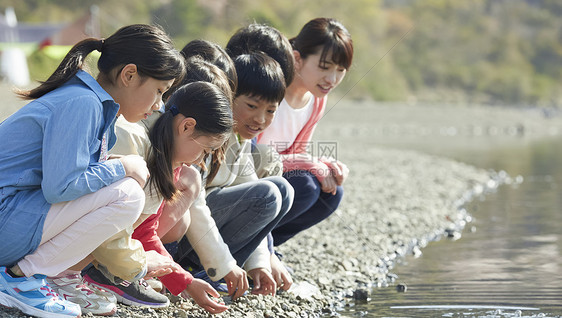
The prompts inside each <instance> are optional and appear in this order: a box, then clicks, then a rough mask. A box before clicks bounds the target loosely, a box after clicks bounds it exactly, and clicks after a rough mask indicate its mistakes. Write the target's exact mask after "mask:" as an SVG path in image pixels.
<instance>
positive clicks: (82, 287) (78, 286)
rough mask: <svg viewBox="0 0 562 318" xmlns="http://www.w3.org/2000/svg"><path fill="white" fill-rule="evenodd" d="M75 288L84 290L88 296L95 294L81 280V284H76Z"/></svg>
mask: <svg viewBox="0 0 562 318" xmlns="http://www.w3.org/2000/svg"><path fill="white" fill-rule="evenodd" d="M75 288H76V289H80V291H83V292H85V293H86V294H87V295H88V296H90V295H91V294H95V293H94V291H93V290H91V289H90V287H88V286H87V285H86V284H85V283H84V282H82V284H79V285H76V286H75Z"/></svg>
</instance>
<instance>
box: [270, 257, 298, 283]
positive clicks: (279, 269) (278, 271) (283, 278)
mask: <svg viewBox="0 0 562 318" xmlns="http://www.w3.org/2000/svg"><path fill="white" fill-rule="evenodd" d="M271 275H272V276H273V279H274V280H275V283H276V284H277V287H278V288H281V289H283V290H289V288H291V285H292V284H293V278H292V277H291V274H290V273H289V271H288V270H287V268H286V267H285V265H283V262H281V260H280V259H279V257H277V255H275V253H272V254H271Z"/></svg>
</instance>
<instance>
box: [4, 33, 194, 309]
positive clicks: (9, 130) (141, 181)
mask: <svg viewBox="0 0 562 318" xmlns="http://www.w3.org/2000/svg"><path fill="white" fill-rule="evenodd" d="M93 50H98V51H100V52H101V56H100V58H99V61H98V68H99V76H98V77H97V79H95V78H93V77H92V76H91V75H89V74H88V73H87V72H85V71H83V70H82V66H83V63H84V60H85V58H86V57H87V55H88V54H89V53H91V52H92V51H93ZM184 71H185V66H184V61H183V59H182V57H181V55H180V54H179V52H177V51H176V50H175V49H174V46H173V44H172V42H171V40H170V38H169V37H168V36H167V35H166V33H164V32H163V31H162V30H161V29H160V28H158V27H154V26H149V25H130V26H125V27H123V28H121V29H119V30H118V31H116V32H115V33H114V34H113V35H111V36H110V37H108V38H107V39H105V40H99V39H86V40H83V41H82V42H80V43H78V44H76V45H75V46H74V47H73V48H72V49H71V50H70V52H69V53H68V54H67V55H66V56H65V58H64V59H63V60H62V62H61V63H60V65H59V66H58V68H57V69H56V70H55V72H54V73H53V74H52V75H51V76H50V77H49V78H48V79H47V80H46V81H45V82H43V83H41V84H40V85H39V86H38V87H36V88H34V89H32V90H29V91H20V92H19V95H20V96H21V97H23V98H25V99H29V100H32V101H31V102H30V103H29V104H27V105H26V106H24V107H22V108H21V109H20V110H19V111H17V112H16V113H14V114H13V115H12V116H10V117H9V118H7V119H6V120H5V121H4V122H2V123H1V124H0V138H1V139H2V140H3V144H2V147H0V176H1V177H0V241H1V242H2V244H0V304H2V305H4V306H8V307H15V308H18V309H20V310H22V311H23V312H25V313H26V314H29V315H33V316H37V317H78V316H80V314H81V311H82V310H81V308H80V306H78V305H76V304H74V303H72V302H71V301H75V302H77V303H81V304H82V302H83V301H85V299H84V298H83V297H82V296H83V295H82V296H81V295H79V294H71V295H69V297H67V295H66V294H65V295H64V296H63V295H62V294H61V295H60V296H59V295H58V294H57V293H56V292H55V291H54V290H53V289H52V288H51V286H50V285H49V284H47V283H46V276H53V277H54V276H55V275H58V274H59V273H61V272H65V271H66V272H67V273H68V271H67V270H68V269H69V268H71V267H73V268H74V269H76V268H79V266H78V265H80V264H85V263H89V262H90V261H91V260H92V259H91V257H90V256H89V255H90V254H91V253H92V252H93V251H94V250H95V249H96V248H97V247H98V246H99V245H100V244H102V242H104V241H106V240H107V239H108V238H110V237H112V236H113V235H115V234H116V233H118V232H120V231H121V230H123V229H125V228H127V227H129V226H131V225H132V224H133V223H134V222H135V220H137V218H138V216H139V215H140V212H141V210H142V208H143V206H144V200H145V195H144V192H143V190H142V189H143V187H144V185H145V183H146V180H147V178H148V175H149V171H148V168H147V167H146V163H145V161H144V160H143V159H142V158H141V157H140V156H135V155H131V156H122V157H119V158H112V157H109V156H108V150H109V149H111V147H112V146H113V145H114V144H115V141H116V137H115V133H114V124H115V120H116V118H117V117H118V116H119V115H123V117H124V118H126V119H127V120H128V121H131V122H136V121H139V120H141V119H143V118H146V117H147V116H148V115H149V114H150V113H152V111H153V110H156V109H158V108H160V106H161V104H162V94H163V93H164V92H166V91H167V90H168V89H169V87H170V86H171V85H172V84H173V82H174V81H176V80H181V78H182V77H183V75H184ZM145 264H146V267H145V268H144V269H143V273H142V276H144V273H147V272H149V273H150V272H158V271H161V270H168V269H170V268H173V262H169V261H163V259H162V258H155V259H147V262H146V263H145ZM75 265H76V266H78V267H76V266H75ZM73 273H74V274H73V275H72V278H73V279H74V280H72V281H70V283H68V282H69V280H68V277H58V276H57V277H55V279H58V282H66V283H68V284H67V286H71V287H72V289H73V291H71V293H72V292H75V291H76V289H75V288H74V286H80V285H81V279H82V278H81V276H80V274H79V272H73ZM142 276H141V277H142ZM88 295H90V293H88ZM73 297H76V298H73ZM90 297H91V299H88V302H89V305H85V306H83V309H84V312H87V311H90V312H92V313H94V314H106V315H107V314H113V313H114V312H115V310H116V307H115V304H111V302H108V301H107V300H108V299H107V298H105V296H100V294H98V293H97V291H92V292H91V296H90ZM96 297H97V298H96ZM69 299H70V300H71V301H69ZM90 300H91V301H90Z"/></svg>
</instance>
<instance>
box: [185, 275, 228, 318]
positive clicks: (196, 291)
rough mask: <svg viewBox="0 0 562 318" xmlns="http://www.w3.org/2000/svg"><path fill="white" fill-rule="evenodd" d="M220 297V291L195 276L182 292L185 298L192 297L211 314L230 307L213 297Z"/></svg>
mask: <svg viewBox="0 0 562 318" xmlns="http://www.w3.org/2000/svg"><path fill="white" fill-rule="evenodd" d="M209 295H211V296H212V297H215V298H219V297H220V295H219V293H218V292H217V291H216V290H215V289H214V288H213V287H211V285H209V283H207V282H206V281H204V280H201V279H198V278H194V279H193V281H192V282H191V284H189V285H187V288H186V289H185V290H184V291H183V292H181V296H182V297H183V298H188V297H191V298H193V301H195V303H197V305H199V306H201V308H203V309H205V310H206V311H208V312H210V313H211V314H218V313H221V312H223V311H225V310H227V309H228V307H227V306H225V305H224V304H221V303H218V302H216V301H214V300H213V299H212V298H211V297H209Z"/></svg>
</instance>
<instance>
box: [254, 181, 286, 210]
mask: <svg viewBox="0 0 562 318" xmlns="http://www.w3.org/2000/svg"><path fill="white" fill-rule="evenodd" d="M259 187H260V191H258V192H259V193H260V194H261V196H260V197H261V198H263V201H262V202H263V203H264V207H263V212H264V213H270V214H271V216H272V218H274V217H275V216H277V213H279V210H280V209H281V205H282V204H283V198H284V195H283V194H282V193H281V190H280V189H279V187H278V186H277V184H275V183H274V182H271V181H268V180H260V181H259Z"/></svg>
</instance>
